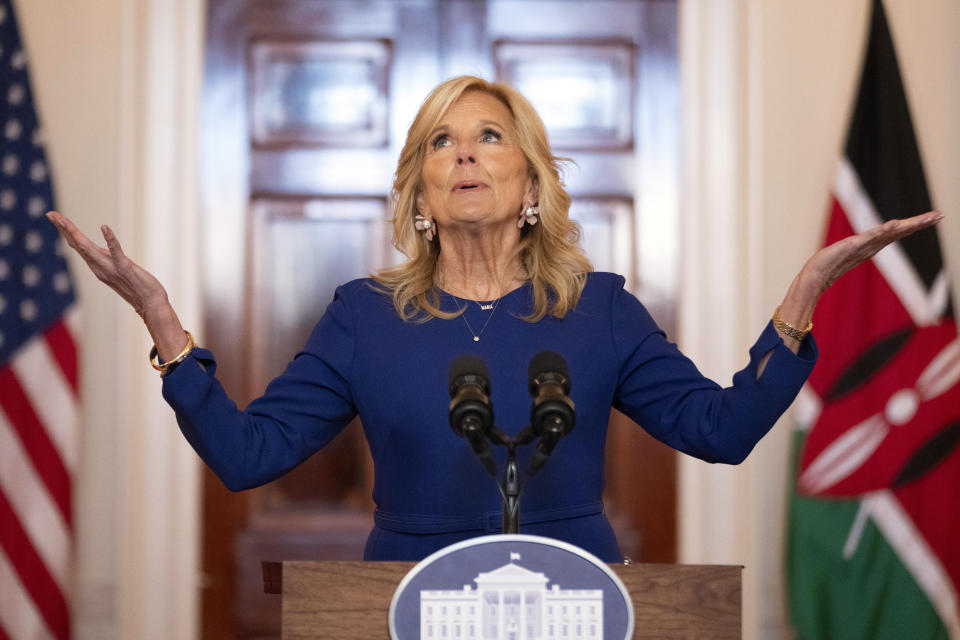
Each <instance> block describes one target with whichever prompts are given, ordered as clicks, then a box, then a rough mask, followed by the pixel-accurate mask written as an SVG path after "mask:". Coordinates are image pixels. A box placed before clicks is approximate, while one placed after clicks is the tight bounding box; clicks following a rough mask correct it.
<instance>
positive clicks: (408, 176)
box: [373, 76, 593, 322]
mask: <svg viewBox="0 0 960 640" xmlns="http://www.w3.org/2000/svg"><path fill="white" fill-rule="evenodd" d="M467 91H481V92H483V93H487V94H489V95H491V96H493V97H494V98H497V99H498V100H500V101H501V102H502V103H503V104H504V105H506V107H507V108H508V109H509V110H510V113H511V114H512V115H513V119H514V128H515V130H516V135H517V140H518V142H519V146H520V149H521V150H522V151H523V154H524V156H526V159H527V167H528V170H529V172H530V176H531V177H532V178H533V179H534V180H535V182H536V184H537V185H538V188H539V202H538V206H539V208H540V224H537V225H534V226H525V227H524V228H523V231H522V234H523V235H522V238H521V240H520V246H519V249H518V252H519V258H520V262H521V264H522V265H523V268H524V270H525V271H526V274H527V276H528V277H529V279H530V283H531V286H532V288H533V308H532V309H531V312H530V314H529V315H528V316H525V318H524V319H526V320H528V321H530V322H537V321H538V320H541V319H542V318H543V317H544V316H546V315H547V314H550V315H552V316H556V317H557V318H562V317H563V316H565V315H566V314H567V312H568V311H570V310H572V309H573V308H574V307H576V305H577V302H578V301H579V300H580V295H581V293H582V292H583V287H584V285H585V284H586V279H587V273H588V272H590V271H592V270H593V268H592V267H591V265H590V261H589V260H588V259H587V257H586V255H584V253H583V249H581V248H580V226H579V225H578V224H577V223H576V222H574V221H572V220H570V217H569V211H570V196H569V194H567V192H566V190H564V188H563V185H562V183H561V180H560V167H561V163H563V162H565V161H566V160H567V159H566V158H560V157H557V156H554V155H553V153H552V152H551V150H550V144H549V143H548V142H547V132H546V130H545V129H544V126H543V122H542V121H541V120H540V116H539V115H537V112H536V110H535V109H534V108H533V106H532V105H531V104H530V102H529V101H528V100H527V99H526V98H524V97H523V95H521V94H520V92H519V91H517V90H516V89H513V88H512V87H510V86H508V85H505V84H502V83H494V82H488V81H486V80H484V79H482V78H477V77H474V76H459V77H456V78H451V79H449V80H447V81H445V82H443V83H441V84H440V85H439V86H438V87H437V88H436V89H434V90H433V92H432V93H430V95H429V96H427V99H426V100H424V102H423V104H422V105H421V106H420V110H419V111H418V112H417V115H416V117H415V118H414V120H413V124H411V125H410V129H409V130H408V131H407V140H406V143H405V144H404V145H403V150H402V151H401V152H400V160H399V162H398V163H397V173H396V175H395V177H394V181H393V207H394V214H393V220H392V222H393V244H394V246H395V247H397V249H399V250H400V251H401V252H402V253H403V254H404V255H406V256H407V258H408V260H407V262H405V263H403V264H401V265H398V266H395V267H391V268H387V269H383V270H382V271H379V272H378V273H376V274H374V275H373V279H374V280H375V281H376V282H378V283H379V284H380V285H382V286H383V287H385V288H386V289H387V291H388V292H389V293H391V294H392V296H393V304H394V307H396V309H397V313H399V314H400V317H402V318H403V319H404V320H428V319H429V318H430V317H437V318H450V317H455V316H456V315H457V314H456V313H448V312H445V311H442V310H441V309H440V294H439V290H438V289H437V287H436V286H435V284H434V273H435V271H436V266H437V258H438V257H439V255H440V240H439V237H434V239H433V240H431V241H428V240H427V239H426V236H425V235H424V234H423V233H421V232H419V231H417V230H416V229H415V228H414V221H415V218H416V215H417V195H418V194H419V193H420V189H421V171H422V168H423V160H424V153H425V151H426V147H427V138H428V136H429V135H430V132H431V131H433V130H434V129H435V128H436V126H437V124H438V123H439V122H440V119H441V118H442V117H443V114H444V113H446V112H447V109H449V108H450V106H451V105H452V104H453V103H454V102H456V101H457V99H458V98H460V96H461V95H463V94H464V93H465V92H467ZM517 213H518V215H519V211H518V212H517Z"/></svg>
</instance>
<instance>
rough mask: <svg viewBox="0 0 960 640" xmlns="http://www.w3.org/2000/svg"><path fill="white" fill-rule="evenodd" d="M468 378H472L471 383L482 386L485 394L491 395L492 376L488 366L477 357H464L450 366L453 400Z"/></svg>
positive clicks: (451, 395)
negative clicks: (458, 388)
mask: <svg viewBox="0 0 960 640" xmlns="http://www.w3.org/2000/svg"><path fill="white" fill-rule="evenodd" d="M467 378H472V380H470V381H471V382H473V383H475V384H480V386H481V387H483V392H484V393H486V394H489V393H490V374H489V373H488V372H487V365H486V364H484V362H483V360H481V359H480V358H478V357H477V356H472V355H463V356H460V357H459V358H457V359H456V360H454V361H453V364H452V365H450V381H449V382H450V397H451V398H452V397H453V396H454V395H456V393H457V387H459V386H460V385H461V384H463V383H464V381H465V379H467Z"/></svg>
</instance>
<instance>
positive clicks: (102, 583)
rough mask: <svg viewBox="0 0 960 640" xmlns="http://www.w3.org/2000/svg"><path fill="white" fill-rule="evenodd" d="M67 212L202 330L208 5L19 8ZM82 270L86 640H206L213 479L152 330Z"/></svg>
mask: <svg viewBox="0 0 960 640" xmlns="http://www.w3.org/2000/svg"><path fill="white" fill-rule="evenodd" d="M14 6H15V10H16V12H17V18H18V21H19V23H20V28H21V32H22V33H21V35H22V37H23V39H24V42H25V47H26V49H27V52H28V57H29V64H30V71H31V75H32V80H33V89H34V94H35V99H36V101H37V103H38V108H39V115H40V118H41V121H42V123H43V126H44V129H45V131H46V134H47V141H48V145H47V152H48V155H49V158H50V163H51V165H52V170H53V173H52V175H53V180H54V187H55V191H56V196H57V206H58V207H59V208H60V210H61V211H62V212H64V213H65V214H67V215H68V216H70V217H72V218H73V219H74V220H75V221H76V222H77V224H78V225H79V226H80V227H81V228H82V229H83V230H84V231H86V232H87V234H88V235H92V236H98V235H99V234H98V229H99V225H101V224H108V225H110V226H111V227H112V228H113V229H114V230H115V231H116V232H117V233H118V235H119V237H120V239H121V242H122V243H123V244H124V247H125V249H126V250H127V252H128V253H129V254H130V255H132V256H136V257H137V258H138V259H139V260H141V261H142V262H143V263H144V264H146V265H147V266H148V268H150V269H151V270H153V271H154V272H155V273H157V275H158V276H159V277H160V278H161V280H162V281H163V282H164V283H165V284H166V285H167V289H168V292H169V294H170V296H171V299H172V300H174V302H175V303H176V304H177V306H178V308H179V310H180V312H181V316H182V318H183V322H184V324H185V326H188V327H199V325H200V322H199V317H200V314H199V312H198V302H199V291H198V286H197V283H196V278H195V277H193V274H196V273H199V270H198V264H197V262H198V260H197V256H198V252H197V239H196V238H194V237H192V236H191V233H190V231H191V230H193V229H196V228H197V227H198V225H197V218H198V216H197V206H196V191H197V190H196V186H195V184H194V182H195V165H196V162H195V156H196V142H195V139H196V124H195V122H196V117H195V113H196V105H197V96H198V88H199V80H200V66H201V51H202V48H201V47H202V17H203V3H201V2H195V1H193V0H76V1H73V2H66V3H65V2H60V1H59V0H15V1H14ZM71 266H72V268H73V274H74V277H75V280H76V285H77V288H78V293H79V300H80V312H81V316H82V323H83V329H82V332H81V335H80V338H79V342H80V346H81V350H82V352H81V358H82V360H81V374H80V375H81V384H82V402H83V433H82V444H81V463H80V471H79V475H78V477H77V478H76V480H75V497H74V505H75V509H76V517H75V522H76V529H77V548H76V556H77V568H78V572H77V580H76V584H75V585H74V599H73V608H74V613H75V616H74V630H75V636H76V637H78V638H81V639H83V638H91V639H94V638H96V639H104V638H105V639H110V638H158V639H159V638H191V637H195V636H196V629H197V609H198V606H197V602H198V601H197V598H196V585H197V574H198V570H197V567H198V564H197V558H198V547H199V533H198V531H199V475H198V467H197V463H196V460H195V456H194V455H193V453H192V452H191V451H189V447H188V446H187V445H186V444H185V443H184V442H183V438H182V437H181V436H180V434H179V432H178V431H177V428H176V424H175V423H174V422H173V420H172V418H171V414H170V411H169V410H168V409H166V407H165V406H162V399H161V398H160V394H159V383H160V381H159V378H158V377H157V376H156V374H155V373H154V372H153V370H152V369H150V367H149V365H148V364H147V361H146V354H147V351H148V349H149V348H150V343H149V337H148V335H147V333H146V331H145V330H144V329H143V327H142V326H141V324H140V322H139V319H138V318H137V316H136V314H134V313H133V312H132V311H131V310H130V309H129V308H126V306H125V305H124V304H123V303H122V302H121V301H120V300H119V298H118V297H117V296H115V295H114V294H112V293H111V292H110V291H109V290H107V289H106V287H104V286H102V285H101V284H100V283H98V282H96V281H95V280H94V279H93V278H92V276H90V274H89V273H88V272H86V270H85V267H84V265H83V264H82V262H80V261H78V260H75V259H73V260H72V263H71Z"/></svg>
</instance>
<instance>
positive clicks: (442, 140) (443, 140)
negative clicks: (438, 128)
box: [430, 133, 450, 149]
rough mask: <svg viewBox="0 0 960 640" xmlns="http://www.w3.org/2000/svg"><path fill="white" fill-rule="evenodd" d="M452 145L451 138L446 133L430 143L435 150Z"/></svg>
mask: <svg viewBox="0 0 960 640" xmlns="http://www.w3.org/2000/svg"><path fill="white" fill-rule="evenodd" d="M448 144H450V138H449V137H448V136H447V134H445V133H441V134H440V135H438V136H437V137H436V138H434V139H433V142H431V143H430V146H431V147H433V148H434V149H439V148H440V147H445V146H447V145H448Z"/></svg>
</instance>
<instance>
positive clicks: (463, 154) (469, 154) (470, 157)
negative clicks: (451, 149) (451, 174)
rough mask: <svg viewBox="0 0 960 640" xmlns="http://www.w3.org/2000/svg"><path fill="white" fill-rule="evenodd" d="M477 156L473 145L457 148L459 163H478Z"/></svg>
mask: <svg viewBox="0 0 960 640" xmlns="http://www.w3.org/2000/svg"><path fill="white" fill-rule="evenodd" d="M476 163H477V156H476V154H475V153H474V150H473V148H472V147H466V146H464V147H460V148H459V149H458V150H457V164H476Z"/></svg>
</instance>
